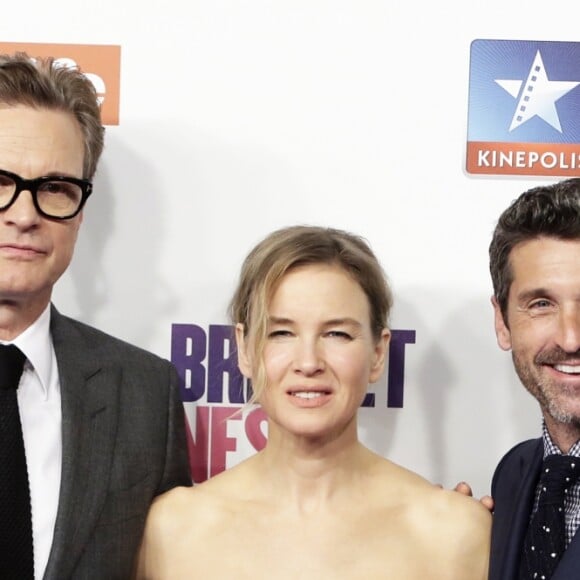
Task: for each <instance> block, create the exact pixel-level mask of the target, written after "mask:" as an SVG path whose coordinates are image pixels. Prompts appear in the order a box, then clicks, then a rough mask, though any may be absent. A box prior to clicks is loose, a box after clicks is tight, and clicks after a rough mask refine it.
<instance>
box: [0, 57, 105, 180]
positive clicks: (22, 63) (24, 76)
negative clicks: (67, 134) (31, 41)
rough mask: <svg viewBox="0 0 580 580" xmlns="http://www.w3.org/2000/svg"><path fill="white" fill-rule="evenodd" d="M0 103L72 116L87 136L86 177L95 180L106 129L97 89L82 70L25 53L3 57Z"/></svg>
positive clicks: (0, 76)
mask: <svg viewBox="0 0 580 580" xmlns="http://www.w3.org/2000/svg"><path fill="white" fill-rule="evenodd" d="M0 103H3V104H5V105H8V106H17V105H25V106H28V107H34V108H38V109H42V108H44V109H50V110H57V111H63V112H65V113H70V114H71V115H72V116H73V117H74V118H75V120H76V121H77V123H78V124H79V127H80V129H81V132H82V134H83V140H84V156H83V159H84V161H83V177H84V178H85V179H92V178H93V176H94V174H95V171H96V169H97V163H98V161H99V158H100V156H101V153H102V151H103V144H104V132H105V129H104V127H103V125H102V122H101V110H100V106H99V103H98V101H97V92H96V91H95V87H94V86H93V84H92V83H91V81H90V80H89V79H88V78H87V77H86V76H85V75H84V74H83V73H82V72H81V71H80V70H79V69H78V68H69V67H64V66H60V65H59V64H58V63H56V62H55V60H54V59H53V58H31V57H30V56H28V55H27V54H26V53H23V52H17V53H15V54H0Z"/></svg>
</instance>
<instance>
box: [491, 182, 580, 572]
mask: <svg viewBox="0 0 580 580" xmlns="http://www.w3.org/2000/svg"><path fill="white" fill-rule="evenodd" d="M489 255H490V271H491V276H492V280H493V289H494V296H493V298H492V303H493V308H494V311H495V329H496V335H497V341H498V344H499V346H500V347H501V348H502V349H503V350H506V351H507V350H511V351H512V358H513V362H514V366H515V369H516V372H517V374H518V376H519V378H520V380H521V382H522V383H523V385H524V386H525V387H526V389H527V390H528V391H529V392H530V394H531V395H532V396H533V397H535V398H536V399H537V401H538V403H539V404H540V408H541V411H542V415H543V433H542V437H541V438H539V439H534V440H530V441H525V442H523V443H520V444H518V445H516V446H515V447H514V448H513V449H512V450H511V451H509V452H508V453H507V454H506V455H505V457H504V458H503V459H502V461H501V462H500V463H499V465H498V467H497V469H496V471H495V474H494V477H493V482H492V490H491V491H492V496H493V498H494V501H495V510H494V518H493V531H492V548H491V565H490V579H491V580H514V579H520V580H524V579H526V580H528V579H534V578H537V579H538V580H540V579H541V580H547V579H548V578H552V580H567V579H569V580H571V579H576V580H577V579H578V578H580V534H576V530H577V528H578V525H579V523H580V480H577V479H576V477H577V475H579V474H580V179H568V180H565V181H561V182H559V183H556V184H554V185H550V186H545V187H544V186H542V187H536V188H533V189H530V190H529V191H526V192H524V193H523V194H522V195H520V196H519V197H518V198H517V199H516V200H515V201H514V202H513V203H512V204H511V205H510V206H509V207H508V208H507V209H506V210H505V211H504V212H503V214H502V215H501V216H500V218H499V221H498V224H497V226H496V228H495V231H494V234H493V239H492V242H491V245H490V249H489Z"/></svg>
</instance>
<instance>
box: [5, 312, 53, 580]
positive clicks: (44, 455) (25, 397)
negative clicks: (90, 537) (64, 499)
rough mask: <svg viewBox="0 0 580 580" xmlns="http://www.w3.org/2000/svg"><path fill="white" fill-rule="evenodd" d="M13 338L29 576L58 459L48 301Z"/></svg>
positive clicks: (48, 539)
mask: <svg viewBox="0 0 580 580" xmlns="http://www.w3.org/2000/svg"><path fill="white" fill-rule="evenodd" d="M11 342H12V344H15V345H16V346H18V348H20V350H21V351H22V352H23V353H24V354H25V355H26V358H27V361H26V363H25V364H24V371H23V373H22V377H21V379H20V384H19V386H18V408H19V410H20V420H21V422H22V434H23V437H24V448H25V451H26V464H27V466H28V480H29V482H30V503H31V508H32V539H33V545H34V577H35V579H37V580H39V579H41V578H42V576H43V575H44V571H45V569H46V564H47V562H48V556H49V553H50V548H51V545H52V537H53V534H54V523H55V521H56V512H57V508H58V494H59V491H60V478H61V463H62V435H61V406H60V383H59V378H58V368H57V364H56V356H55V353H54V346H53V344H52V338H51V336H50V304H49V305H48V306H47V307H46V309H45V310H44V312H43V313H42V314H41V315H40V317H39V318H38V319H37V320H36V322H34V323H33V324H32V325H31V326H29V327H28V328H27V329H26V330H25V331H24V332H23V333H22V334H21V335H20V336H18V337H16V338H15V339H14V340H13V341H11Z"/></svg>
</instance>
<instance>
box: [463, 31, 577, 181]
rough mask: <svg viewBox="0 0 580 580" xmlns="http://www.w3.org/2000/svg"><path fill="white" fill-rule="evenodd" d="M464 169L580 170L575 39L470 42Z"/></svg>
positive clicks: (500, 171)
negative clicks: (564, 40)
mask: <svg viewBox="0 0 580 580" xmlns="http://www.w3.org/2000/svg"><path fill="white" fill-rule="evenodd" d="M467 171H468V172H469V173H483V174H495V175H549V176H564V177H566V176H567V177H571V176H576V175H580V42H545V41H515V40H474V41H473V42H472V44H471V58H470V76H469V116H468V133H467Z"/></svg>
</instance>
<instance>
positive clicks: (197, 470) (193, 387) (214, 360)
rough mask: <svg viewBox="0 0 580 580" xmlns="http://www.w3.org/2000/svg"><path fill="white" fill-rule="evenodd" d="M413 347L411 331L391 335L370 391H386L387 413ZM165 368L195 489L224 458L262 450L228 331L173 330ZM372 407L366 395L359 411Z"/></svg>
mask: <svg viewBox="0 0 580 580" xmlns="http://www.w3.org/2000/svg"><path fill="white" fill-rule="evenodd" d="M414 343H415V331H414V330H392V331H391V343H390V347H389V365H388V371H387V375H386V384H385V385H375V387H376V389H385V388H386V394H387V396H386V405H387V407H395V408H401V407H403V394H404V379H405V348H406V345H407V344H414ZM171 362H172V363H173V364H174V365H175V367H176V369H177V372H178V374H179V378H180V389H181V398H182V400H183V402H184V404H185V409H186V415H187V419H188V420H187V438H188V448H189V456H190V462H191V466H192V473H193V479H194V480H195V481H196V482H197V483H201V482H202V481H205V480H206V479H207V478H208V477H212V476H214V475H216V474H217V473H219V472H220V471H223V470H224V469H226V467H228V465H227V458H228V454H234V455H235V454H236V453H241V454H242V455H243V454H244V453H245V454H246V455H247V454H249V453H251V452H254V451H259V450H260V449H262V448H263V447H264V445H265V443H266V437H267V433H266V432H265V429H266V418H265V416H264V413H263V411H262V410H261V409H260V408H259V406H256V405H246V403H247V401H248V400H249V399H250V397H251V385H249V384H248V381H246V380H245V379H244V377H243V376H242V375H241V374H240V371H239V370H238V365H237V359H236V352H235V343H234V336H233V331H232V327H231V326H228V325H222V324H212V325H210V326H209V328H208V329H207V330H206V329H204V328H202V327H201V326H198V325H196V324H173V325H172V328H171ZM190 403H194V404H193V405H191V404H190ZM375 404H376V398H375V394H374V393H368V394H367V396H366V397H365V400H364V401H363V404H362V406H363V407H375ZM232 433H234V434H232Z"/></svg>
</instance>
